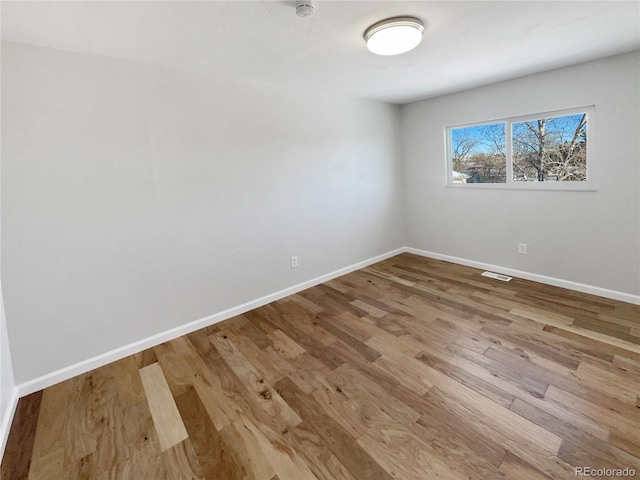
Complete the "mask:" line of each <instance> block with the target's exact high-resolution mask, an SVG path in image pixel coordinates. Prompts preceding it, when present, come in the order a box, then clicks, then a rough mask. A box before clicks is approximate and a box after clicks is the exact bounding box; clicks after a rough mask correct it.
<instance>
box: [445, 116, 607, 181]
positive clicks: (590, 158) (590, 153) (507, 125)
mask: <svg viewBox="0 0 640 480" xmlns="http://www.w3.org/2000/svg"><path fill="white" fill-rule="evenodd" d="M595 112H596V109H595V106H594V105H588V106H584V107H575V108H565V109H562V110H553V111H549V112H540V113H533V114H527V115H519V116H515V117H505V118H496V119H493V120H483V121H480V122H473V123H463V124H458V125H449V126H446V127H445V129H444V135H445V142H444V143H445V159H446V177H445V187H447V188H466V189H476V188H480V189H486V188H489V189H506V190H571V191H583V192H585V191H596V187H595V182H594V178H593V172H594V168H593V165H594V151H595V148H594V143H595V142H594V131H595V128H594V125H595V116H596V114H595ZM579 113H586V114H587V180H586V181H584V182H519V181H514V180H513V158H512V145H511V143H512V141H513V139H512V125H513V124H514V123H520V122H528V121H531V120H539V119H541V118H552V117H562V116H567V115H576V114H579ZM495 123H504V130H505V155H506V162H507V164H506V171H507V179H506V183H453V159H452V156H451V153H452V152H451V146H452V145H451V132H452V131H453V130H457V129H461V128H468V127H478V126H482V125H492V124H495Z"/></svg>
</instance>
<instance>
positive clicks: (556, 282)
mask: <svg viewBox="0 0 640 480" xmlns="http://www.w3.org/2000/svg"><path fill="white" fill-rule="evenodd" d="M403 250H404V251H405V252H407V253H414V254H416V255H420V256H422V257H427V258H433V259H435V260H444V261H445V262H452V263H457V264H460V265H465V266H467V267H473V268H480V269H482V270H490V271H492V272H496V273H502V274H504V275H509V276H511V277H518V278H523V279H525V280H532V281H534V282H539V283H544V284H546V285H553V286H554V287H562V288H567V289H569V290H575V291H577V292H582V293H589V294H591V295H597V296H599V297H605V298H611V299H613V300H619V301H621V302H626V303H632V304H635V305H640V295H632V294H630V293H624V292H618V291H616V290H608V289H606V288H601V287H594V286H593V285H586V284H584V283H578V282H572V281H570V280H563V279H561V278H554V277H547V276H545V275H539V274H537V273H529V272H523V271H521V270H515V269H513V268H505V267H500V266H498V265H490V264H488V263H482V262H476V261H474V260H468V259H466V258H459V257H452V256H450V255H443V254H441V253H435V252H429V251H426V250H419V249H417V248H410V247H405V248H404V249H403Z"/></svg>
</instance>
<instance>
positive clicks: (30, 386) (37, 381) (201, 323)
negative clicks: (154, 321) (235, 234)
mask: <svg viewBox="0 0 640 480" xmlns="http://www.w3.org/2000/svg"><path fill="white" fill-rule="evenodd" d="M404 251H405V249H404V248H398V249H396V250H392V251H390V252H387V253H384V254H382V255H378V256H376V257H373V258H369V259H367V260H363V261H362V262H358V263H355V264H353V265H350V266H348V267H344V268H340V269H338V270H335V271H333V272H330V273H327V274H325V275H321V276H319V277H316V278H312V279H311V280H307V281H305V282H302V283H299V284H297V285H293V286H291V287H288V288H285V289H284V290H280V291H278V292H275V293H272V294H269V295H265V296H264V297H260V298H257V299H255V300H251V301H249V302H246V303H243V304H242V305H238V306H236V307H232V308H229V309H227V310H224V311H222V312H218V313H215V314H213V315H209V316H207V317H204V318H201V319H199V320H195V321H193V322H190V323H187V324H185V325H180V326H179V327H176V328H172V329H171V330H167V331H164V332H161V333H158V334H156V335H153V336H151V337H148V338H144V339H142V340H139V341H137V342H133V343H131V344H129V345H125V346H124V347H120V348H116V349H114V350H111V351H109V352H105V353H103V354H101V355H97V356H95V357H92V358H89V359H87V360H84V361H82V362H78V363H76V364H74V365H70V366H68V367H65V368H61V369H59V370H56V371H54V372H51V373H48V374H46V375H42V376H41V377H38V378H34V379H33V380H29V381H27V382H25V383H22V384H20V385H18V395H19V396H20V397H24V396H25V395H29V394H31V393H34V392H37V391H38V390H42V389H43V388H47V387H50V386H51V385H55V384H56V383H60V382H62V381H64V380H68V379H70V378H73V377H75V376H77V375H81V374H83V373H86V372H89V371H91V370H93V369H95V368H99V367H102V366H103V365H106V364H108V363H111V362H115V361H116V360H120V359H122V358H124V357H127V356H129V355H133V354H134V353H138V352H141V351H142V350H146V349H147V348H151V347H155V346H156V345H159V344H161V343H164V342H167V341H169V340H173V339H174V338H177V337H180V336H182V335H186V334H189V333H192V332H195V331H196V330H200V329H201V328H204V327H208V326H209V325H213V324H214V323H218V322H221V321H223V320H226V319H228V318H231V317H235V316H236V315H241V314H243V313H245V312H248V311H249V310H253V309H254V308H258V307H261V306H263V305H266V304H267V303H271V302H275V301H276V300H279V299H281V298H284V297H287V296H289V295H293V294H294V293H297V292H301V291H302V290H305V289H307V288H311V287H313V286H315V285H318V284H320V283H324V282H327V281H329V280H331V279H334V278H337V277H340V276H342V275H346V274H347V273H350V272H353V271H354V270H359V269H360V268H364V267H367V266H369V265H372V264H374V263H377V262H380V261H382V260H386V259H387V258H390V257H393V256H395V255H398V254H400V253H403V252H404Z"/></svg>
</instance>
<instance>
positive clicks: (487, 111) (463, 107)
mask: <svg viewBox="0 0 640 480" xmlns="http://www.w3.org/2000/svg"><path fill="white" fill-rule="evenodd" d="M638 60H639V55H638V52H634V53H631V54H626V55H620V56H616V57H610V58H608V59H604V60H600V61H595V62H590V63H585V64H580V65H576V66H572V67H568V68H563V69H559V70H555V71H550V72H546V73H542V74H539V75H533V76H529V77H525V78H521V79H518V80H513V81H508V82H503V83H499V84H495V85H491V86H487V87H483V88H477V89H473V90H469V91H465V92H462V93H457V94H452V95H447V96H442V97H439V98H433V99H429V100H426V101H422V102H417V103H413V104H409V105H405V106H403V107H402V117H401V118H402V129H403V147H404V161H405V164H404V168H405V189H406V191H405V194H406V197H405V202H406V217H405V222H406V228H407V230H406V235H407V244H408V246H409V247H413V248H417V249H421V250H426V251H430V252H434V253H437V254H440V255H449V256H453V257H459V258H462V259H467V260H471V261H475V262H482V263H487V264H491V265H497V266H501V267H506V268H511V269H516V270H521V271H524V272H530V273H533V274H538V275H544V276H548V277H553V278H556V279H562V280H567V281H571V282H578V283H583V284H586V285H590V286H596V287H600V288H604V289H609V290H614V291H617V292H623V293H626V294H631V295H639V294H640V225H639V223H640V193H639V192H640V189H639V185H640V169H639V164H640V148H639V142H640V140H639V136H638V132H639V131H640V125H639V120H640V114H639V112H640V109H639V101H638V96H639V92H640V88H639V87H640V85H639V79H640V68H639V62H638ZM592 104H593V105H595V106H596V118H595V120H596V122H594V123H595V126H596V131H595V132H594V134H593V135H592V137H590V140H591V139H593V141H594V146H595V148H596V149H597V150H596V152H595V155H594V157H593V158H592V160H593V166H594V172H593V173H594V177H595V182H596V186H597V189H598V190H597V191H596V192H556V191H551V192H550V191H513V190H496V189H493V190H491V189H473V190H472V189H468V190H465V189H458V188H445V186H444V185H445V159H444V155H445V147H444V141H445V135H444V127H445V126H447V125H456V124H461V123H468V122H476V121H482V120H490V119H495V118H502V117H508V116H513V115H522V114H529V113H536V112H544V111H551V110H558V109H562V108H569V107H576V106H585V105H592ZM519 242H520V243H527V244H528V247H529V248H528V250H529V253H528V255H527V256H523V255H518V254H517V248H516V244H517V243H519Z"/></svg>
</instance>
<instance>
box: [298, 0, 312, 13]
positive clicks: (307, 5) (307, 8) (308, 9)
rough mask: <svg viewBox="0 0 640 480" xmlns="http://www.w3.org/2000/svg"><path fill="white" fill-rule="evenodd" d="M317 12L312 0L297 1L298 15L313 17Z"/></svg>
mask: <svg viewBox="0 0 640 480" xmlns="http://www.w3.org/2000/svg"><path fill="white" fill-rule="evenodd" d="M314 13H315V9H314V8H313V4H312V3H311V0H298V1H297V2H296V15H298V16H299V17H311V16H313V14H314Z"/></svg>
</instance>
